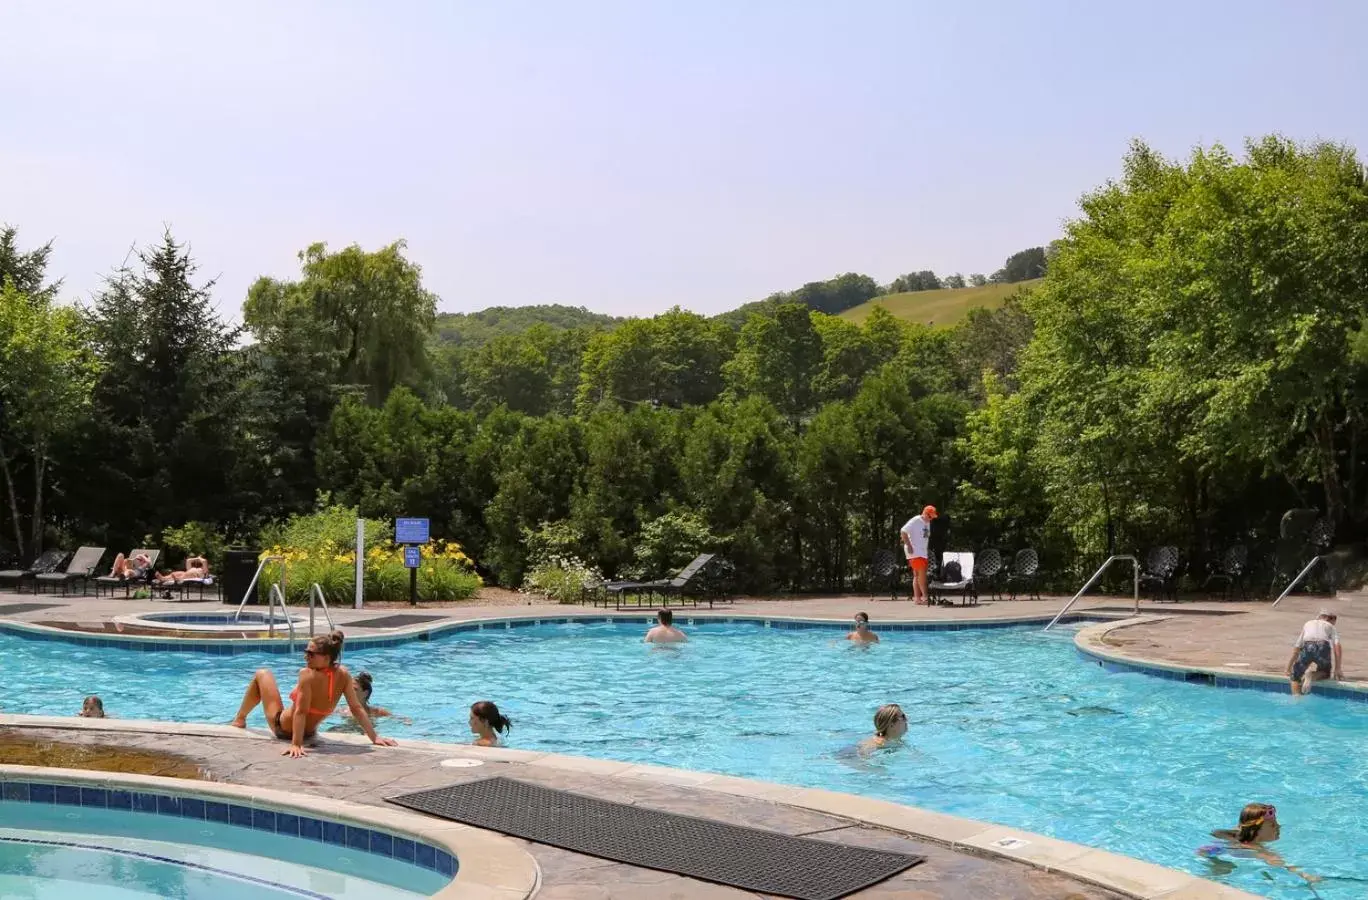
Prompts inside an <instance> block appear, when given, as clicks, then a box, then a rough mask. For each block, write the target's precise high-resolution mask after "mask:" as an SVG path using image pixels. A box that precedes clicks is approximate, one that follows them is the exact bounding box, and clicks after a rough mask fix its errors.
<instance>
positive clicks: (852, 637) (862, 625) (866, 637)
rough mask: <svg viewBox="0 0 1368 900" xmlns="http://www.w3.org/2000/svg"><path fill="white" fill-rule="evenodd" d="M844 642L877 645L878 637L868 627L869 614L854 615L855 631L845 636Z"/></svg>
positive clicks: (859, 613)
mask: <svg viewBox="0 0 1368 900" xmlns="http://www.w3.org/2000/svg"><path fill="white" fill-rule="evenodd" d="M846 640H848V641H854V642H855V643H857V644H877V643H878V642H879V636H878V635H877V634H875V633H874V632H873V631H872V630H871V629H870V627H869V613H863V612H857V613H856V614H855V630H854V631H852V632H850V634H847V635H846Z"/></svg>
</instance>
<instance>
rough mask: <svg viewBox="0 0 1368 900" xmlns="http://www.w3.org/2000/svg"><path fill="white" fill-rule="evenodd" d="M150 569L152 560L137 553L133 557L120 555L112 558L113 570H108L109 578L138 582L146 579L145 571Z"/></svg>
mask: <svg viewBox="0 0 1368 900" xmlns="http://www.w3.org/2000/svg"><path fill="white" fill-rule="evenodd" d="M151 568H152V559H151V558H150V557H149V556H148V555H147V554H146V553H138V554H135V555H133V556H124V555H123V554H122V553H120V554H119V555H118V556H116V557H114V568H113V569H110V571H109V577H110V578H122V579H123V580H125V581H129V580H132V581H139V580H141V579H143V578H146V577H147V571H148V570H149V569H151Z"/></svg>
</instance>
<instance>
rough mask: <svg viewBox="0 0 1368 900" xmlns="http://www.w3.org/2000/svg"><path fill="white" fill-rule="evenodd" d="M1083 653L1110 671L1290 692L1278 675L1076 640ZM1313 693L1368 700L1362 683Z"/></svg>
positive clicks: (1320, 686) (1326, 686) (1329, 686)
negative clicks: (1144, 657)
mask: <svg viewBox="0 0 1368 900" xmlns="http://www.w3.org/2000/svg"><path fill="white" fill-rule="evenodd" d="M1074 649H1076V650H1077V651H1078V653H1079V655H1080V656H1082V657H1083V658H1085V659H1087V660H1088V661H1089V662H1094V663H1096V664H1097V665H1098V666H1099V667H1101V668H1102V669H1103V670H1104V671H1107V672H1136V673H1139V674H1141V675H1149V676H1151V677H1153V678H1163V679H1166V680H1168V681H1183V682H1187V683H1189V684H1205V685H1209V686H1211V687H1218V688H1230V689H1233V690H1240V691H1264V692H1265V693H1273V694H1290V693H1291V687H1290V686H1289V685H1288V680H1287V679H1286V678H1283V677H1279V676H1277V675H1260V674H1256V673H1254V672H1250V673H1249V674H1248V675H1245V676H1240V675H1232V674H1230V673H1228V672H1222V671H1218V670H1215V669H1203V668H1198V667H1186V666H1177V665H1170V664H1164V665H1157V664H1155V663H1147V662H1143V661H1140V660H1133V659H1126V658H1124V657H1121V656H1117V655H1114V654H1110V653H1105V652H1103V651H1101V650H1098V649H1096V648H1095V647H1085V646H1083V645H1082V644H1080V643H1077V642H1075V643H1074ZM1312 695H1313V696H1316V697H1329V698H1331V699H1334V700H1348V701H1356V702H1359V703H1368V690H1364V689H1363V688H1359V687H1351V686H1348V685H1341V684H1334V685H1332V684H1326V683H1325V682H1323V681H1321V682H1317V683H1316V687H1315V689H1314V690H1313V691H1312Z"/></svg>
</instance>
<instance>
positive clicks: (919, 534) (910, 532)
mask: <svg viewBox="0 0 1368 900" xmlns="http://www.w3.org/2000/svg"><path fill="white" fill-rule="evenodd" d="M902 533H903V534H905V535H907V539H908V541H910V542H911V544H912V547H911V549H908V547H907V546H906V545H904V546H903V555H904V556H906V557H907V558H908V559H916V558H918V557H921V558H922V559H925V558H926V557H927V555H928V553H929V551H928V549H927V548H928V545H929V544H930V543H931V523H930V522H929V521H927V520H926V519H924V518H922V517H921V516H913V517H912V518H910V519H908V520H907V524H906V525H904V526H903V527H902Z"/></svg>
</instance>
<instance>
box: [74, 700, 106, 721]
mask: <svg viewBox="0 0 1368 900" xmlns="http://www.w3.org/2000/svg"><path fill="white" fill-rule="evenodd" d="M77 715H79V716H80V717H81V718H83V719H103V718H104V717H105V711H104V701H103V700H101V699H100V698H99V697H97V696H95V695H94V694H91V695H90V696H89V697H87V698H85V702H84V703H82V704H81V711H80V712H79V713H78V714H77Z"/></svg>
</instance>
